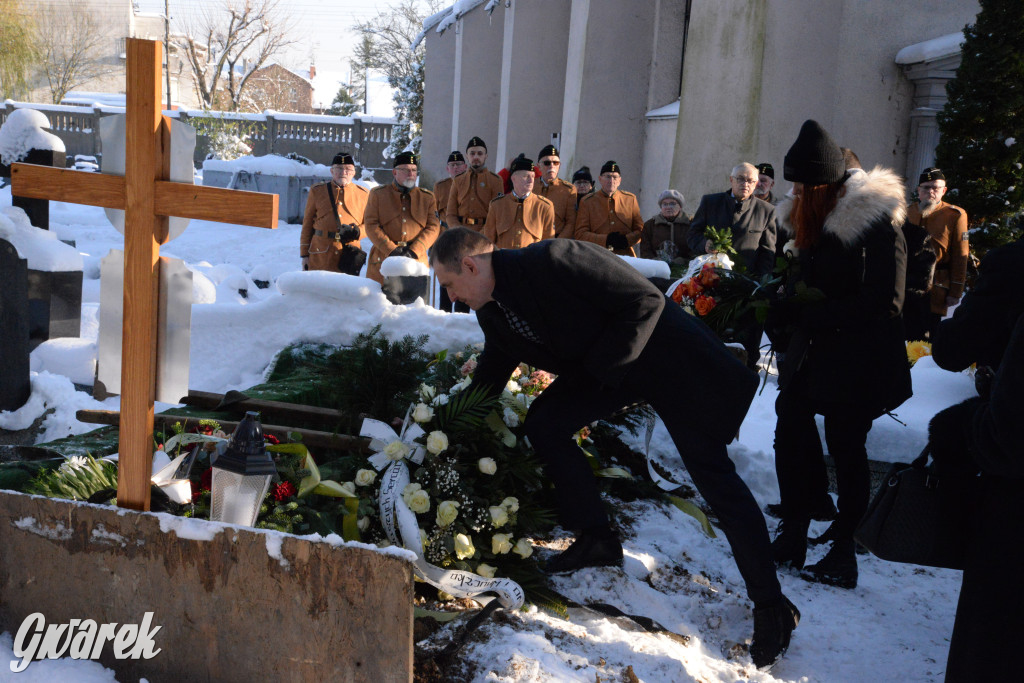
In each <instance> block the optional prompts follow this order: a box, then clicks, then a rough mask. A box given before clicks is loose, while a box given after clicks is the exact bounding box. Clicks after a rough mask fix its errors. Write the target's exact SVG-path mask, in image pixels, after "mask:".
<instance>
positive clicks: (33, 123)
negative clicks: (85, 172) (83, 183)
mask: <svg viewBox="0 0 1024 683" xmlns="http://www.w3.org/2000/svg"><path fill="white" fill-rule="evenodd" d="M49 127H50V120H49V119H47V118H46V115H45V114H43V113H42V112H39V111H36V110H35V109H15V110H14V111H13V112H11V114H10V116H8V117H7V120H6V121H4V125H2V126H0V162H3V163H5V164H7V165H8V166H9V165H11V164H13V163H14V162H16V161H21V160H22V159H24V158H25V156H26V155H27V154H28V153H29V150H33V149H51V150H53V151H55V152H63V151H64V143H63V141H61V139H60V138H59V137H57V136H56V135H54V134H53V133H47V132H46V131H45V130H43V129H44V128H49Z"/></svg>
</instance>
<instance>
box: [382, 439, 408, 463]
mask: <svg viewBox="0 0 1024 683" xmlns="http://www.w3.org/2000/svg"><path fill="white" fill-rule="evenodd" d="M384 455H386V456H388V459H389V460H395V461H398V460H401V459H403V458H404V457H405V456H407V455H409V447H408V446H406V445H405V444H404V443H402V442H401V441H392V442H391V443H389V444H388V445H387V446H385V447H384Z"/></svg>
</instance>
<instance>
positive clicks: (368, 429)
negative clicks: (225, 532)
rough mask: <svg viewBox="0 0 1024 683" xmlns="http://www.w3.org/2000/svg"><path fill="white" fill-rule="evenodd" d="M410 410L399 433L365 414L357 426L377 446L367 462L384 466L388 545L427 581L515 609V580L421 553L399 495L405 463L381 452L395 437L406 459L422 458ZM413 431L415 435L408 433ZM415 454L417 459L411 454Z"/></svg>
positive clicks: (518, 602)
mask: <svg viewBox="0 0 1024 683" xmlns="http://www.w3.org/2000/svg"><path fill="white" fill-rule="evenodd" d="M411 410H412V406H410V408H409V410H408V411H406V414H405V422H404V423H403V425H402V432H401V434H400V435H399V434H396V433H395V431H394V430H393V429H391V427H389V426H388V425H386V424H384V423H383V422H380V421H379V420H371V419H368V418H367V419H364V420H363V424H362V427H361V428H360V430H359V435H360V436H368V437H370V439H371V441H370V447H371V448H374V449H378V450H379V452H378V453H376V454H375V455H373V456H371V457H370V458H369V460H370V463H371V464H372V465H373V466H374V467H375V468H376V469H377V470H378V471H379V470H382V469H384V468H385V467H386V468H387V469H384V473H383V474H382V475H381V484H380V520H381V524H382V525H383V527H384V533H386V534H387V537H388V540H389V541H391V543H392V545H396V546H398V547H401V548H405V549H406V550H409V551H411V552H412V553H413V554H414V555H415V556H416V559H415V561H413V572H414V573H415V574H416V576H418V577H419V578H420V579H422V580H424V581H426V582H427V583H429V584H430V585H432V586H435V587H437V588H440V589H441V590H443V591H445V592H447V593H451V594H452V595H454V596H457V597H460V598H475V597H477V596H478V595H479V594H481V593H496V594H497V596H498V602H500V603H501V606H502V607H504V608H505V609H519V608H520V607H522V606H523V601H524V599H525V596H524V594H523V589H522V587H521V586H520V585H519V584H518V583H516V582H515V581H512V580H511V579H503V578H488V577H486V576H481V575H479V574H474V573H472V572H464V571H457V570H449V569H442V568H440V567H438V566H436V565H432V564H430V563H429V562H427V560H426V558H424V557H423V539H422V538H421V537H420V527H419V523H418V522H417V521H416V513H414V512H413V511H412V510H410V509H409V506H408V505H406V503H405V500H403V499H402V491H403V490H405V487H406V486H408V485H409V482H410V477H409V467H408V465H406V464H405V458H399V459H397V460H395V459H393V458H392V457H391V456H390V455H388V454H386V453H385V452H384V451H385V449H386V448H387V446H388V445H389V444H392V443H395V442H396V441H397V442H400V443H402V444H403V445H404V446H405V447H406V448H408V453H409V455H408V458H409V459H410V460H412V461H413V462H415V463H417V464H419V463H421V462H422V461H423V456H424V454H425V450H424V449H423V447H422V446H420V445H419V444H416V443H412V440H413V439H415V438H416V437H417V436H419V435H422V434H423V433H424V432H423V430H422V429H421V428H420V427H419V425H416V424H413V425H410V424H409V415H410V412H411ZM417 432H418V434H417ZM414 434H415V436H411V435H414ZM389 437H390V438H389ZM417 454H418V456H419V459H418V460H417V459H415V457H414V456H416V455H417ZM389 463H390V464H389Z"/></svg>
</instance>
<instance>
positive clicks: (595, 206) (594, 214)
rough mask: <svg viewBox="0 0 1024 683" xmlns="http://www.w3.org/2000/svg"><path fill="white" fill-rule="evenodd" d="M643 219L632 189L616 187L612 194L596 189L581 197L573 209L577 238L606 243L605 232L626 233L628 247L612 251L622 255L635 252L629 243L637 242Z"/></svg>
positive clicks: (632, 244)
mask: <svg viewBox="0 0 1024 683" xmlns="http://www.w3.org/2000/svg"><path fill="white" fill-rule="evenodd" d="M643 229H644V219H643V218H641V217H640V205H639V204H637V202H636V195H635V194H633V193H632V192H624V191H623V190H617V191H616V192H615V194H613V195H612V196H610V197H609V196H608V195H606V194H605V193H604V190H598V191H597V192H594V193H593V194H589V195H587V196H586V197H584V198H583V199H582V200H581V201H580V208H579V211H578V212H577V213H576V239H578V240H586V241H587V242H593V243H595V244H600V245H601V246H602V247H607V246H608V233H612V232H621V233H623V234H625V235H626V241H627V242H629V246H630V248H629V249H626V250H619V249H617V250H616V251H615V253H616V254H621V255H624V256H636V254H635V253H634V252H633V249H632V247H633V246H634V245H635V244H637V243H638V242H640V236H641V235H642V234H643Z"/></svg>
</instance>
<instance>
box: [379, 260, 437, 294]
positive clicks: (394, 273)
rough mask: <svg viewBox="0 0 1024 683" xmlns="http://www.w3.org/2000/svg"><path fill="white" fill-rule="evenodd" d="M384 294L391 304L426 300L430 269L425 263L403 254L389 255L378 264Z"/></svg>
mask: <svg viewBox="0 0 1024 683" xmlns="http://www.w3.org/2000/svg"><path fill="white" fill-rule="evenodd" d="M380 274H381V276H382V277H383V280H384V281H383V282H382V283H381V285H380V288H381V291H383V292H384V296H386V297H387V298H388V301H390V302H391V303H393V304H411V303H412V302H413V301H416V299H423V300H424V302H426V300H427V291H428V287H429V285H430V269H429V268H427V266H426V264H424V263H421V262H419V261H417V260H415V259H411V258H408V257H405V256H389V257H387V258H386V259H384V261H383V262H381V264H380Z"/></svg>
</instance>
